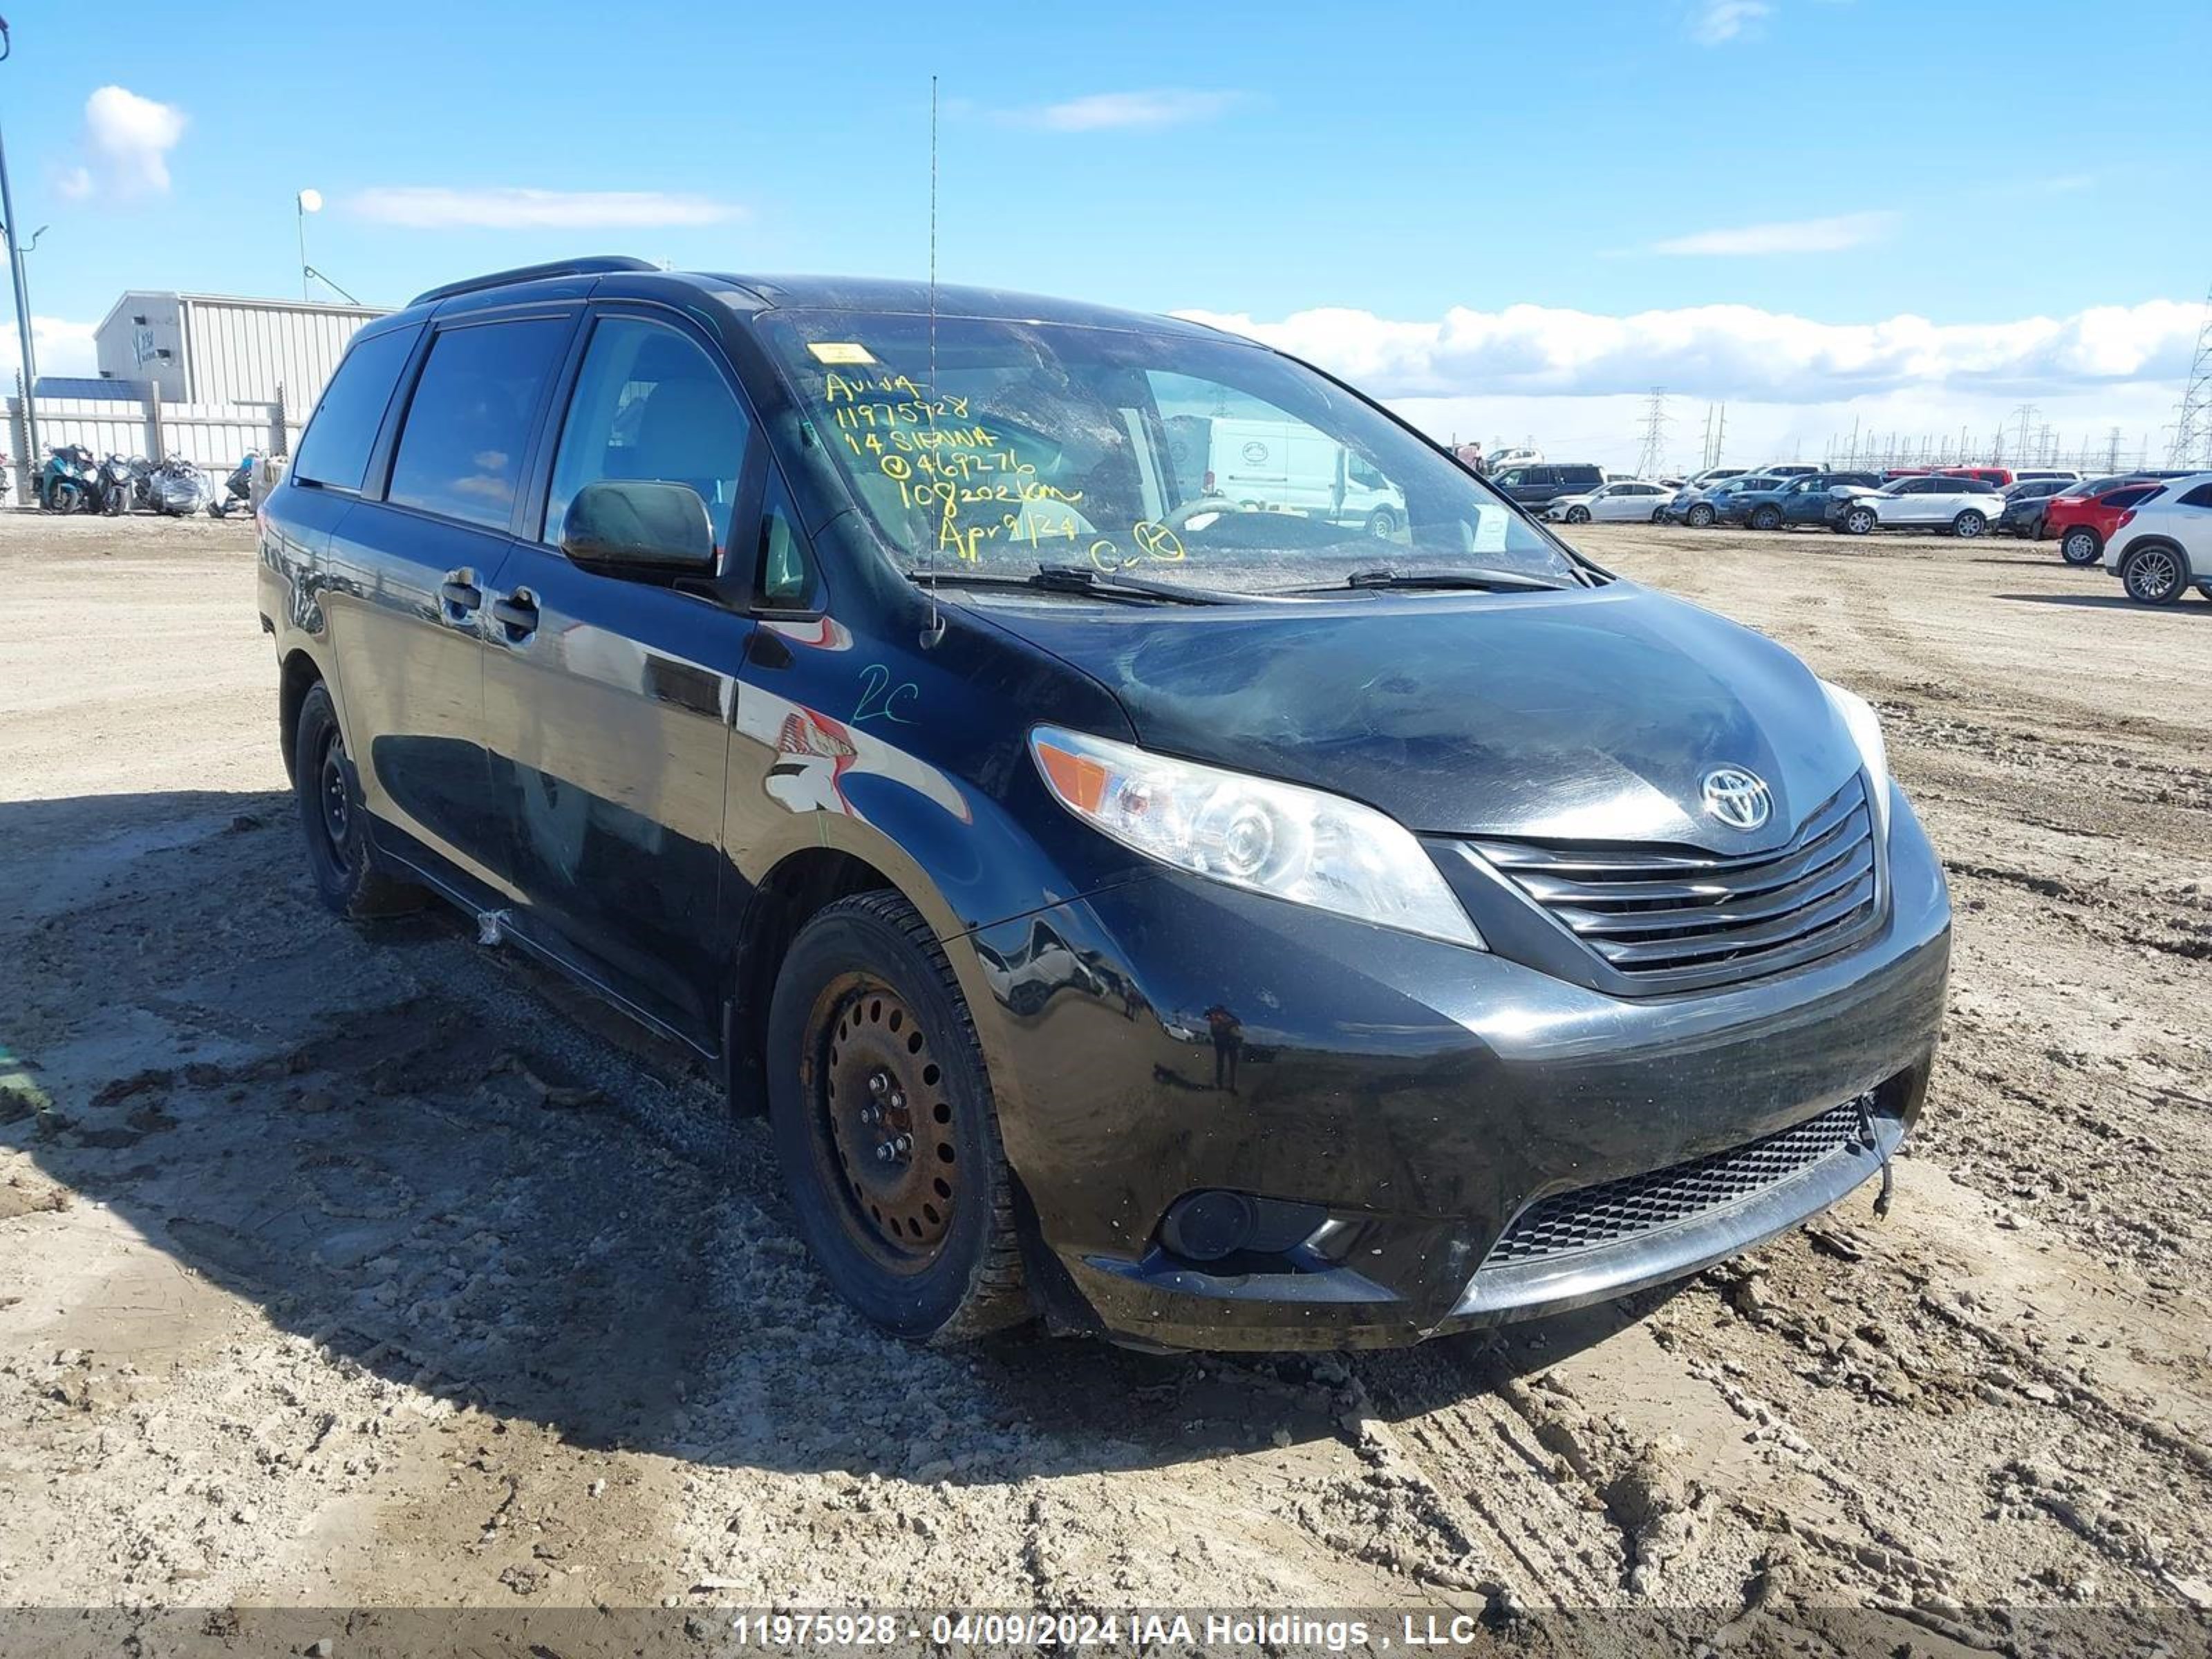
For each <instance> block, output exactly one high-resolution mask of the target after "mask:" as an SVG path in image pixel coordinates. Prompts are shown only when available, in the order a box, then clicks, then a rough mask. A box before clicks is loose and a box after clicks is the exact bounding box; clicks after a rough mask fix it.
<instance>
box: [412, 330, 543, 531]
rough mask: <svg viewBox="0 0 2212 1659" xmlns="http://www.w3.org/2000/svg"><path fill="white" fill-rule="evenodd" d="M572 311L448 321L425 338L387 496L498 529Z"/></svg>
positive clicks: (508, 506)
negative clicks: (519, 318)
mask: <svg viewBox="0 0 2212 1659" xmlns="http://www.w3.org/2000/svg"><path fill="white" fill-rule="evenodd" d="M567 338H568V319H567V318H565V317H561V318H552V317H547V318H533V319H530V320H529V321H526V322H516V323H485V324H477V325H472V326H467V327H458V328H448V329H446V330H443V331H441V332H440V333H439V335H438V336H437V337H436V338H435V339H434V340H433V341H432V342H431V343H430V356H429V359H428V362H425V363H424V364H423V365H422V379H421V380H418V381H417V382H416V386H415V396H414V398H413V399H412V400H411V401H410V403H409V404H408V406H407V424H406V427H405V428H404V429H403V430H402V431H401V433H400V435H399V450H398V455H397V456H396V457H395V458H394V459H393V461H392V487H391V489H390V490H389V491H388V492H387V493H388V495H389V497H390V499H391V500H392V501H396V502H398V503H399V504H400V505H401V506H403V507H421V508H422V509H423V510H425V511H426V512H430V513H443V514H445V515H446V516H447V518H452V519H464V520H468V521H469V522H471V523H472V524H480V525H484V526H489V527H491V528H493V529H503V528H504V527H505V526H506V525H507V520H508V518H509V516H510V515H511V514H512V513H513V511H514V495H515V491H516V489H518V488H519V487H520V483H521V479H522V462H523V452H524V450H525V449H526V447H528V445H529V442H530V427H531V422H532V420H533V419H534V418H535V417H536V416H537V413H538V401H539V399H540V398H541V397H542V396H543V395H544V390H545V382H546V380H548V379H549V378H550V376H551V375H552V373H553V367H554V364H555V362H556V361H557V360H558V358H559V356H560V355H561V348H562V345H563V344H564V343H566V341H567Z"/></svg>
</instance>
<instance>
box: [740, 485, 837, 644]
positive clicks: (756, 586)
mask: <svg viewBox="0 0 2212 1659" xmlns="http://www.w3.org/2000/svg"><path fill="white" fill-rule="evenodd" d="M753 592H754V594H755V595H756V597H757V603H758V604H760V605H762V606H763V607H764V608H765V609H768V610H770V611H818V610H820V609H821V608H822V592H821V582H820V580H819V579H818V578H817V575H816V574H815V568H814V556H813V555H812V554H811V553H810V552H809V551H808V550H807V547H806V537H805V534H804V533H803V532H801V531H800V530H799V514H798V513H795V512H793V510H792V506H791V498H790V496H789V495H786V494H785V492H784V488H783V483H782V480H781V479H780V478H775V477H771V478H770V479H769V489H768V500H767V501H766V502H765V504H763V507H762V508H761V531H760V552H759V562H758V564H757V566H756V567H755V568H754V571H753Z"/></svg>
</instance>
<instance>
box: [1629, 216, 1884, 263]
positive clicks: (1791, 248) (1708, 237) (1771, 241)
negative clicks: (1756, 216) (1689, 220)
mask: <svg viewBox="0 0 2212 1659" xmlns="http://www.w3.org/2000/svg"><path fill="white" fill-rule="evenodd" d="M1897 222H1898V216H1897V215H1895V214H1894V213H1839V214H1837V215H1835V216H1832V217H1831V218H1826V219H1782V220H1777V221H1775V222H1773V223H1771V224H1764V225H1739V226H1736V227H1735V228H1733V229H1729V230H1700V231H1695V232H1692V234H1689V235H1687V236H1670V237H1668V239H1667V240H1665V241H1663V242H1654V243H1652V244H1651V246H1650V248H1649V249H1648V250H1647V252H1652V253H1667V254H1675V255H1686V256H1700V255H1723V256H1735V255H1744V254H1760V253H1840V252H1843V251H1844V249H1845V248H1853V247H1863V246H1866V245H1867V244H1868V243H1869V242H1878V241H1881V240H1882V239H1883V238H1884V237H1886V236H1887V235H1888V234H1890V233H1891V232H1892V231H1893V230H1895V229H1896V228H1897Z"/></svg>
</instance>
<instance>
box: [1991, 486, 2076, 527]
mask: <svg viewBox="0 0 2212 1659" xmlns="http://www.w3.org/2000/svg"><path fill="white" fill-rule="evenodd" d="M2067 482H2068V481H2067V480H2066V479H2064V478H2023V479H2021V481H2020V482H2019V483H2016V484H2015V485H2014V486H2013V487H2012V488H2011V489H2008V490H2006V491H2005V492H2004V509H2003V511H2002V512H2001V513H1998V514H1997V521H1996V528H1997V529H1999V530H2009V531H2010V532H2012V533H2013V534H2014V535H2015V536H2017V537H2019V538H2021V540H2022V541H2036V540H2039V539H2040V538H2041V537H2042V535H2043V515H2044V513H2045V512H2047V511H2048V510H2049V508H2050V506H2051V497H2052V496H2054V495H2057V494H2059V492H2061V491H2062V490H2063V489H2065V488H2066V487H2067Z"/></svg>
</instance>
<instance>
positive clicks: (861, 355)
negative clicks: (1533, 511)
mask: <svg viewBox="0 0 2212 1659" xmlns="http://www.w3.org/2000/svg"><path fill="white" fill-rule="evenodd" d="M763 335H764V337H766V339H767V340H768V342H769V346H770V349H771V350H772V351H773V352H774V353H775V356H776V357H777V358H778V360H779V361H780V362H781V365H782V368H783V371H784V373H785V374H786V376H787V378H788V380H789V381H790V383H791V385H792V386H793V388H794V390H795V391H796V392H797V394H798V397H799V403H800V404H801V405H802V406H803V408H804V410H805V414H806V416H807V417H808V419H809V420H810V421H811V423H812V426H813V428H814V430H815V432H816V434H817V436H819V437H820V438H821V439H822V440H823V442H824V443H825V445H826V446H827V447H828V450H829V453H830V454H831V455H832V456H833V457H835V459H836V462H837V465H838V466H839V467H840V469H841V470H842V471H843V473H844V476H845V477H846V480H847V482H848V483H849V484H850V486H851V488H852V493H853V495H854V499H855V500H856V501H858V502H859V504H860V507H861V509H862V510H863V511H864V512H865V513H866V514H867V515H868V517H869V518H870V519H871V520H873V521H874V524H875V526H876V528H877V529H878V531H879V532H881V533H882V535H883V538H884V540H885V541H886V542H888V543H889V544H890V546H891V548H892V550H894V553H895V556H896V557H897V558H898V559H899V560H900V561H901V562H902V567H903V568H906V569H908V570H909V571H913V570H919V569H921V568H923V567H924V566H925V565H926V564H932V563H933V564H934V566H935V567H936V568H937V569H938V570H939V571H940V572H945V573H950V572H955V571H958V570H962V569H966V570H970V571H975V572H978V573H981V574H992V575H1005V576H1011V577H1022V576H1026V575H1030V574H1035V572H1036V569H1037V568H1038V566H1039V565H1040V564H1075V565H1079V566H1085V567H1088V568H1092V569H1095V570H1097V571H1098V572H1099V573H1100V574H1105V575H1115V574H1128V575H1131V576H1137V575H1141V576H1143V577H1146V578H1147V579H1150V580H1167V581H1179V582H1184V583H1188V584H1189V585H1191V586H1202V587H1205V588H1208V589H1211V590H1214V591H1216V592H1246V593H1261V592H1280V591H1285V590H1288V589H1291V588H1300V587H1313V586H1325V585H1340V584H1342V583H1343V582H1344V581H1345V580H1346V578H1347V577H1349V576H1350V575H1352V574H1353V573H1355V572H1362V571H1372V570H1378V569H1387V570H1389V571H1391V572H1393V573H1394V574H1399V575H1416V576H1418V575H1419V574H1423V573H1425V572H1427V573H1437V574H1442V573H1446V572H1450V571H1463V570H1467V569H1469V568H1480V569H1486V570H1504V571H1510V572H1512V573H1515V574H1523V575H1528V576H1534V577H1539V578H1542V579H1545V580H1552V581H1556V582H1560V583H1571V582H1573V581H1575V580H1577V578H1576V575H1575V571H1574V567H1573V565H1572V564H1571V562H1569V561H1568V560H1567V559H1566V557H1565V556H1563V555H1562V554H1561V553H1560V552H1559V550H1558V549H1557V548H1556V547H1555V546H1554V545H1553V544H1552V543H1550V542H1549V541H1547V540H1546V539H1545V538H1544V537H1543V536H1542V534H1541V532H1538V531H1536V530H1535V529H1534V528H1533V527H1531V526H1529V525H1528V523H1527V522H1526V521H1525V520H1522V518H1520V517H1519V516H1518V515H1517V514H1516V513H1514V512H1513V511H1512V510H1510V508H1509V507H1507V506H1506V505H1505V503H1504V501H1501V500H1500V499H1499V498H1498V496H1497V495H1494V494H1493V493H1492V491H1491V490H1490V489H1487V488H1486V486H1485V485H1484V484H1483V483H1480V481H1478V480H1477V479H1476V478H1475V477H1474V476H1473V475H1472V474H1471V473H1469V472H1468V471H1467V469H1466V468H1464V467H1462V466H1460V465H1457V464H1456V463H1455V462H1454V461H1452V460H1451V459H1450V458H1449V457H1448V456H1446V455H1445V454H1443V453H1442V452H1441V451H1439V450H1437V449H1434V448H1432V447H1430V446H1428V445H1427V444H1425V443H1423V442H1422V441H1420V440H1419V439H1418V438H1416V437H1415V436H1413V435H1412V434H1411V433H1409V432H1407V431H1406V430H1405V429H1404V428H1401V427H1400V426H1398V425H1397V424H1396V423H1395V422H1392V421H1390V420H1389V419H1387V418H1385V417H1384V416H1382V415H1381V414H1379V413H1377V412H1376V410H1373V409H1371V408H1370V407H1369V406H1368V405H1367V404H1364V403H1361V402H1360V401H1359V400H1358V398H1352V397H1351V396H1349V395H1347V394H1346V393H1345V392H1342V391H1341V390H1340V389H1339V388H1338V387H1336V386H1332V385H1331V384H1329V382H1328V381H1327V380H1323V379H1322V377H1321V376H1319V375H1317V374H1314V373H1312V372H1311V371H1310V370H1309V369H1305V368H1301V367H1299V366H1298V365H1297V364H1296V363H1293V362H1290V361H1289V360H1288V359H1286V358H1284V357H1280V356H1276V355H1275V354H1274V353H1273V352H1270V351H1267V350H1263V349H1260V348H1258V347H1255V346H1249V345H1243V344H1240V343H1237V342H1236V341H1234V340H1231V339H1226V338H1225V339H1221V340H1218V341H1216V340H1212V339H1205V338H1193V337H1188V336H1184V335H1181V334H1170V333H1158V334H1152V333H1141V332H1133V331H1123V330H1118V329H1102V328H1089V327H1078V326H1073V325H1061V324H1043V323H1025V322H1009V321H1002V320H998V319H977V318H960V317H939V319H937V325H936V340H935V342H934V348H933V345H932V342H931V339H930V327H929V322H928V319H927V318H925V317H919V316H910V315H875V314H868V313H853V312H829V311H811V312H806V311H801V312H783V313H776V314H775V315H774V316H772V317H770V318H769V319H766V320H765V321H764V323H763ZM933 357H934V363H935V373H934V375H933V374H932V368H931V366H932V362H933Z"/></svg>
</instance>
